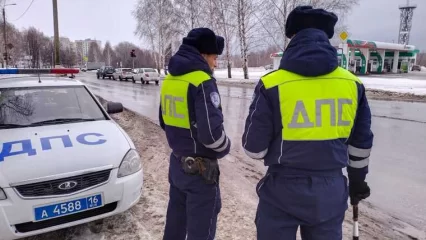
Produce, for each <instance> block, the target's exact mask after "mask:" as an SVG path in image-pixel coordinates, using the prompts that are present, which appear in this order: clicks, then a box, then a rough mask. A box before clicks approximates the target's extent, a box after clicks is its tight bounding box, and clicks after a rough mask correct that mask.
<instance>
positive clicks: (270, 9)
mask: <svg viewBox="0 0 426 240" xmlns="http://www.w3.org/2000/svg"><path fill="white" fill-rule="evenodd" d="M358 3H359V0H265V1H264V4H262V7H261V8H260V12H261V15H262V16H263V17H259V16H258V20H259V22H260V24H261V25H262V27H263V30H264V32H265V35H266V36H267V39H268V41H269V44H273V45H275V46H276V47H279V48H280V49H281V50H282V51H284V49H285V48H286V46H287V44H288V42H289V39H288V38H287V37H286V36H285V24H286V21H287V17H288V15H289V13H290V12H291V11H292V10H293V9H294V8H295V7H297V6H300V5H311V6H313V7H315V8H323V9H326V10H328V11H333V12H335V13H336V14H337V15H338V16H339V18H340V21H339V22H338V24H337V25H336V32H340V31H342V30H347V28H346V26H344V22H343V20H342V18H343V16H344V15H345V14H346V13H348V12H349V11H350V10H351V9H352V7H353V6H355V5H357V4H358ZM337 35H338V34H336V37H335V39H337Z"/></svg>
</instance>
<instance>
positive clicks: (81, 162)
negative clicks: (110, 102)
mask: <svg viewBox="0 0 426 240" xmlns="http://www.w3.org/2000/svg"><path fill="white" fill-rule="evenodd" d="M129 141H131V140H128V138H127V137H126V135H125V133H124V131H122V129H121V128H120V127H119V126H118V125H117V124H116V123H115V122H113V121H110V120H104V121H93V122H81V123H70V124H59V125H49V126H41V127H31V128H20V129H6V130H0V143H2V144H0V150H1V151H0V187H10V185H11V184H16V183H19V182H23V181H27V180H33V179H38V178H44V177H47V176H53V175H60V174H66V173H71V172H79V171H84V170H87V169H94V168H100V167H106V166H111V167H113V168H117V167H119V166H120V163H121V161H122V159H123V157H124V156H125V154H126V153H127V152H128V151H129V150H130V148H131V147H132V146H134V145H133V143H131V142H129Z"/></svg>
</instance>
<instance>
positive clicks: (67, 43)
mask: <svg viewBox="0 0 426 240" xmlns="http://www.w3.org/2000/svg"><path fill="white" fill-rule="evenodd" d="M50 40H51V41H52V42H53V41H54V40H55V39H54V37H50ZM59 43H60V45H61V47H63V48H69V47H71V48H74V49H75V43H73V42H71V40H70V39H69V38H67V37H60V38H59Z"/></svg>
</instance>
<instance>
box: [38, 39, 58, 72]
mask: <svg viewBox="0 0 426 240" xmlns="http://www.w3.org/2000/svg"><path fill="white" fill-rule="evenodd" d="M41 42H42V45H41V48H40V58H41V61H42V62H43V67H52V66H54V65H55V64H54V46H53V41H52V40H51V39H50V38H49V37H47V36H44V37H43V38H42V39H41ZM61 60H62V57H61Z"/></svg>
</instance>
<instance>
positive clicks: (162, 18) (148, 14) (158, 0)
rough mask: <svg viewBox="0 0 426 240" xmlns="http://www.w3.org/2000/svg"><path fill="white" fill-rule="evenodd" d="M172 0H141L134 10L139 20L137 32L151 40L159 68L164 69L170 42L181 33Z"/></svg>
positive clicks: (152, 50) (141, 36) (142, 37)
mask: <svg viewBox="0 0 426 240" xmlns="http://www.w3.org/2000/svg"><path fill="white" fill-rule="evenodd" d="M173 7H174V6H173V4H172V2H171V1H170V0H139V2H138V4H137V7H136V10H135V11H134V12H133V15H134V16H135V18H136V20H137V27H136V31H135V33H136V34H137V35H138V36H139V37H140V38H141V39H145V40H147V41H148V42H149V45H150V47H151V52H152V54H153V58H154V60H155V63H156V67H157V69H158V70H160V69H164V64H165V56H166V55H168V52H167V51H168V50H169V49H170V48H169V46H170V43H172V41H173V40H174V37H175V36H176V35H177V34H178V33H179V32H178V30H177V23H176V21H174V20H175V19H174V18H173V17H171V16H173V14H172V13H173Z"/></svg>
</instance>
